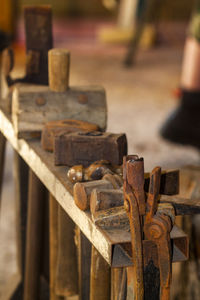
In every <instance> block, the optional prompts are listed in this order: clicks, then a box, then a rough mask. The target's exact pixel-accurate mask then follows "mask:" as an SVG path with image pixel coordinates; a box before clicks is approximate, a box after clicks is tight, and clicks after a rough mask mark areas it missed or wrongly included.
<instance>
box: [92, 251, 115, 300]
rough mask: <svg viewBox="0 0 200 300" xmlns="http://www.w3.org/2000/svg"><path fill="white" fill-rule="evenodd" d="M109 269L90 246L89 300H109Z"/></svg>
mask: <svg viewBox="0 0 200 300" xmlns="http://www.w3.org/2000/svg"><path fill="white" fill-rule="evenodd" d="M110 271H111V268H110V266H109V265H108V263H107V262H106V261H105V260H104V258H103V257H102V256H101V254H100V253H99V252H98V251H97V250H96V248H95V247H94V246H92V253H91V272H90V300H94V299H95V300H110V279H111V273H110Z"/></svg>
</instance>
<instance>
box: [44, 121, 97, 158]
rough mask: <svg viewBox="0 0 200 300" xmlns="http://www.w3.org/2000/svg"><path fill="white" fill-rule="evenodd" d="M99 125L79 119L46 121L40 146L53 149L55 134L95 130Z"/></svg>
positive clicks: (48, 149)
mask: <svg viewBox="0 0 200 300" xmlns="http://www.w3.org/2000/svg"><path fill="white" fill-rule="evenodd" d="M96 130H99V127H98V126H97V125H95V124H92V123H89V122H83V121H80V120H69V119H65V120H59V121H51V122H47V123H46V124H45V125H44V128H43V130H42V137H41V144H42V148H43V149H44V150H46V151H51V152H52V151H53V149H54V138H55V136H56V135H60V134H63V133H65V134H66V133H71V132H75V131H79V132H80V131H81V132H82V131H96Z"/></svg>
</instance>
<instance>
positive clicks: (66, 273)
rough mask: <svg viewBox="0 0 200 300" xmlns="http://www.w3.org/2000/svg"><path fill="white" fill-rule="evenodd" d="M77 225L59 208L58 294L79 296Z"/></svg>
mask: <svg viewBox="0 0 200 300" xmlns="http://www.w3.org/2000/svg"><path fill="white" fill-rule="evenodd" d="M74 235H75V224H74V222H73V221H72V220H71V218H70V217H69V216H68V215H67V214H66V212H65V211H64V210H63V208H62V207H61V206H60V205H59V207H58V256H57V266H56V279H55V280H56V287H55V288H56V294H57V295H60V296H67V297H68V296H74V295H77V294H78V267H77V255H76V246H75V243H74Z"/></svg>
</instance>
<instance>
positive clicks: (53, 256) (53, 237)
mask: <svg viewBox="0 0 200 300" xmlns="http://www.w3.org/2000/svg"><path fill="white" fill-rule="evenodd" d="M58 206H59V204H58V202H57V201H56V199H55V198H54V197H53V196H52V195H51V194H50V195H49V222H50V224H49V242H50V249H49V250H50V255H49V265H50V283H49V284H50V300H64V297H62V296H58V295H56V290H55V284H56V265H57V257H58Z"/></svg>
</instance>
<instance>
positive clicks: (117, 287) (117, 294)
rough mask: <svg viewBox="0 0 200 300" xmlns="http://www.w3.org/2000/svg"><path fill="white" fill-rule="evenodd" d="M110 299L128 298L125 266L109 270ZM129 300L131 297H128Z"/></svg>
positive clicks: (120, 299)
mask: <svg viewBox="0 0 200 300" xmlns="http://www.w3.org/2000/svg"><path fill="white" fill-rule="evenodd" d="M111 283H112V285H111V287H112V288H111V300H128V299H127V298H126V297H127V274H126V268H113V269H112V271H111ZM129 300H131V299H129Z"/></svg>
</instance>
